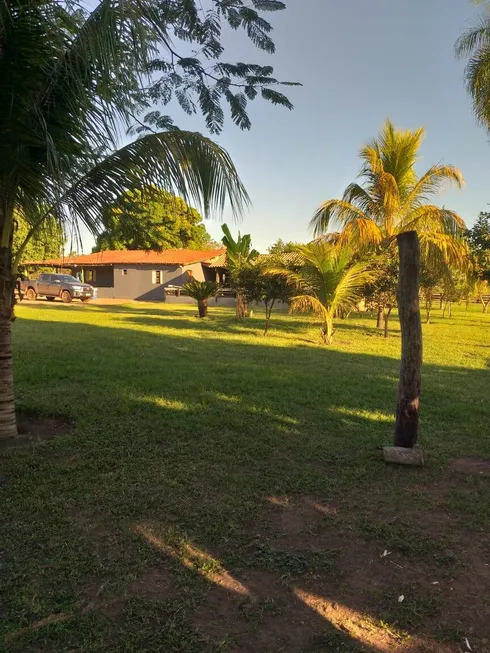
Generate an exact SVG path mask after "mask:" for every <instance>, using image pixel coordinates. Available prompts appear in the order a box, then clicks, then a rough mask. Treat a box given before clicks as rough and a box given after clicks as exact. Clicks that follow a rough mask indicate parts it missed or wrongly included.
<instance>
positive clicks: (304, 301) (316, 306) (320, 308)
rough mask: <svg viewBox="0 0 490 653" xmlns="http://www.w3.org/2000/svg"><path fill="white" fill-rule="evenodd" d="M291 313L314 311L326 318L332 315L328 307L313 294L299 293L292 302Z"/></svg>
mask: <svg viewBox="0 0 490 653" xmlns="http://www.w3.org/2000/svg"><path fill="white" fill-rule="evenodd" d="M290 310H291V313H314V314H315V315H320V316H321V317H322V318H323V319H324V320H325V319H327V318H328V317H329V316H330V312H329V311H328V309H327V308H326V307H325V306H324V305H323V304H322V303H321V301H320V300H319V299H317V298H316V297H314V296H313V295H297V296H296V297H293V298H292V299H291V302H290Z"/></svg>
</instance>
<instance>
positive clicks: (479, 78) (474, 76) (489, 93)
mask: <svg viewBox="0 0 490 653" xmlns="http://www.w3.org/2000/svg"><path fill="white" fill-rule="evenodd" d="M475 4H487V2H486V1H485V0H480V1H479V2H477V1H476V0H475ZM488 9H490V4H489V5H488V7H486V11H485V12H484V13H483V15H482V16H481V17H480V18H479V20H478V21H477V22H476V24H475V25H474V26H473V27H470V28H469V29H467V30H466V31H465V32H463V34H462V35H461V36H460V37H459V39H458V40H457V41H456V45H455V50H456V55H457V56H458V57H459V58H461V59H463V58H468V57H469V61H468V65H467V66H466V70H465V76H466V87H467V89H468V92H469V94H470V95H471V98H472V99H473V108H474V111H475V115H476V117H477V119H478V121H479V122H481V123H482V124H483V125H484V126H485V127H486V128H487V129H488V130H490V11H488Z"/></svg>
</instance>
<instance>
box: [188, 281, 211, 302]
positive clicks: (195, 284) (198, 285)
mask: <svg viewBox="0 0 490 653" xmlns="http://www.w3.org/2000/svg"><path fill="white" fill-rule="evenodd" d="M182 290H184V291H185V292H186V293H187V294H188V295H189V297H192V299H195V300H196V301H202V300H204V299H209V298H210V297H214V296H215V295H216V292H217V291H218V284H217V283H215V282H214V281H196V279H193V280H192V281H189V282H188V283H184V284H183V285H182Z"/></svg>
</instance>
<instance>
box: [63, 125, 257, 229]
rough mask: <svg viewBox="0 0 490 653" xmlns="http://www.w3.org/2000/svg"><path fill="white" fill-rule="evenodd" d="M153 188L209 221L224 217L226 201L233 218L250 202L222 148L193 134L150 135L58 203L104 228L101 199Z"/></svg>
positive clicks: (97, 169)
mask: <svg viewBox="0 0 490 653" xmlns="http://www.w3.org/2000/svg"><path fill="white" fill-rule="evenodd" d="M152 184H155V185H156V186H158V187H159V188H162V189H164V190H167V191H169V192H175V193H176V194H177V195H180V196H181V197H182V198H183V199H184V200H185V201H186V202H188V203H191V202H194V203H196V204H197V205H198V207H200V208H201V210H202V211H203V212H204V214H205V215H206V216H210V215H212V214H213V213H218V214H220V213H222V211H223V209H224V207H225V204H226V202H227V201H229V203H230V207H231V210H232V211H233V213H234V214H235V215H240V214H241V212H242V211H243V210H244V208H245V207H247V206H248V205H249V202H250V200H249V198H248V195H247V192H246V191H245V188H244V186H243V184H242V182H241V180H240V178H239V176H238V173H237V171H236V168H235V166H234V165H233V162H232V160H231V158H230V156H229V155H228V153H227V152H226V151H225V150H223V149H222V148H221V147H220V146H219V145H217V144H216V143H214V142H213V141H211V140H210V139H208V138H205V137H203V136H201V135H200V134H198V133H194V132H184V131H176V132H162V133H156V134H148V135H147V136H144V137H143V138H141V139H139V140H137V141H134V142H133V143H130V144H129V145H126V146H125V147H123V148H121V149H119V150H117V151H116V152H114V153H113V154H111V155H109V156H108V157H107V158H106V159H104V160H103V161H101V162H100V163H99V164H97V165H96V166H94V167H93V168H92V169H91V170H89V171H88V172H87V173H86V174H85V175H84V176H83V177H82V178H81V179H79V180H77V181H76V182H75V184H74V185H73V186H72V187H71V188H69V189H68V190H67V191H66V192H65V193H64V194H63V196H62V198H60V201H61V202H62V203H64V204H66V205H67V206H68V207H69V209H70V211H71V212H72V213H74V214H75V215H76V216H78V217H79V218H80V219H81V220H82V221H83V222H84V223H85V224H86V226H87V227H88V228H89V229H90V230H91V231H92V232H95V233H96V232H97V230H98V228H99V227H100V226H101V223H100V218H101V206H100V201H101V198H104V200H105V201H111V200H114V199H116V198H117V197H118V196H119V195H121V193H122V192H123V191H125V190H134V189H139V188H144V187H145V186H146V187H149V186H151V185H152Z"/></svg>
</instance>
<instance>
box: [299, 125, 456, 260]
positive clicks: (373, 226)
mask: <svg viewBox="0 0 490 653" xmlns="http://www.w3.org/2000/svg"><path fill="white" fill-rule="evenodd" d="M423 139H424V129H423V128H420V129H417V130H415V131H411V130H406V131H405V130H400V129H397V128H396V127H395V126H394V125H393V123H392V122H391V121H390V120H387V121H386V122H385V124H384V125H383V127H382V129H381V131H380V134H379V135H378V137H377V138H376V139H374V140H373V141H372V142H371V143H368V144H367V145H365V146H364V147H363V148H362V149H361V152H360V158H361V161H362V167H361V172H360V175H359V177H360V178H361V183H358V182H354V183H352V184H350V185H349V186H348V187H347V188H346V190H345V192H344V195H343V197H342V199H330V200H327V201H326V202H324V203H323V204H321V205H320V206H319V207H318V209H317V211H316V213H315V215H314V216H313V218H312V220H311V226H312V227H313V229H314V232H315V234H316V235H320V234H324V233H326V232H327V231H329V230H330V229H331V228H337V229H339V230H340V231H341V232H342V233H341V241H342V242H344V243H345V242H350V243H351V244H355V246H356V247H366V248H376V247H380V246H381V247H384V246H389V245H390V244H394V243H395V239H396V236H397V235H398V234H400V233H404V232H408V231H416V232H417V234H418V237H419V240H420V244H421V248H422V255H425V256H426V257H427V258H428V259H430V260H432V261H434V262H435V261H439V262H442V261H446V262H447V263H450V264H458V263H460V262H461V261H462V259H464V257H465V254H466V248H465V246H464V242H463V239H462V237H463V234H464V228H465V224H464V221H463V220H462V218H460V217H459V216H458V215H457V213H455V212H454V211H450V210H449V209H446V208H444V207H442V208H441V207H439V206H436V205H434V204H431V203H429V201H430V198H431V197H433V196H434V195H436V194H437V193H438V192H440V191H441V190H442V189H443V187H444V185H446V184H448V183H454V184H456V185H457V186H458V187H459V188H461V187H462V186H463V183H464V181H463V175H462V173H461V172H460V170H458V169H457V168H455V167H454V166H451V165H434V166H432V167H431V168H429V170H427V171H426V172H425V173H424V174H423V175H422V176H421V177H419V176H418V175H417V173H416V171H415V164H416V162H417V158H418V153H419V150H420V146H421V144H422V141H423Z"/></svg>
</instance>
